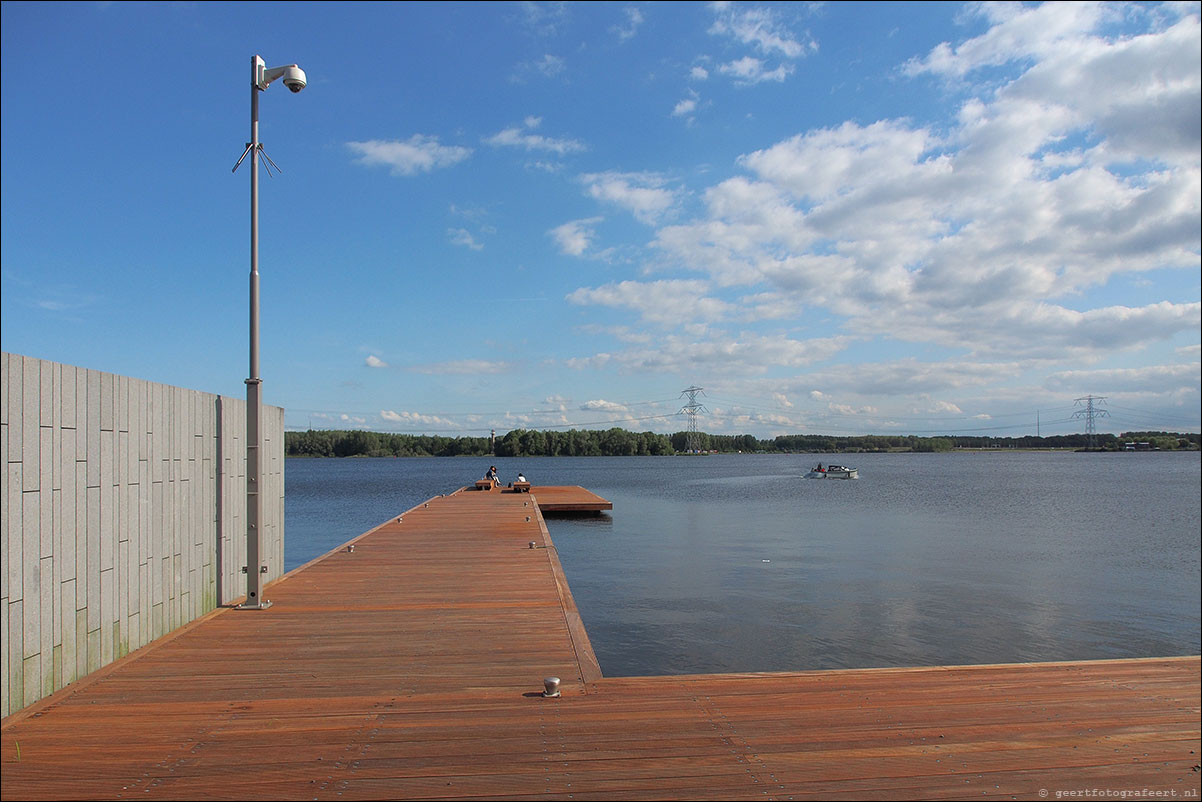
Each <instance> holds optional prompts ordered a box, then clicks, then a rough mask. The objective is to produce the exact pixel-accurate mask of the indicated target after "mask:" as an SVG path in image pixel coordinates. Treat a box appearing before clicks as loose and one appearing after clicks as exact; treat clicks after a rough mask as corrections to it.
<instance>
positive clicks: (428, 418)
mask: <svg viewBox="0 0 1202 802" xmlns="http://www.w3.org/2000/svg"><path fill="white" fill-rule="evenodd" d="M380 418H381V420H384V421H386V422H388V423H399V424H401V425H402V426H404V427H406V428H413V429H423V428H426V429H429V428H434V427H437V428H439V429H458V428H459V425H458V424H457V423H455V421H453V420H450V419H449V418H442V417H439V416H437V415H423V414H421V413H420V412H407V411H401V412H395V411H393V410H391V409H382V410H380Z"/></svg>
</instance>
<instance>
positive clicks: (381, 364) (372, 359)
mask: <svg viewBox="0 0 1202 802" xmlns="http://www.w3.org/2000/svg"><path fill="white" fill-rule="evenodd" d="M364 362H365V364H366V365H367V366H368V367H369V368H386V367H388V363H387V362H385V361H384V360H383V359H380V358H379V357H378V356H376V355H375V354H368V357H367V359H366V360H364Z"/></svg>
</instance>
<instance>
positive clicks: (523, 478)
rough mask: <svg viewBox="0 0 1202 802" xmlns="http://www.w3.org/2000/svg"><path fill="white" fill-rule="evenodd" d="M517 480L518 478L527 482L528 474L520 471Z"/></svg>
mask: <svg viewBox="0 0 1202 802" xmlns="http://www.w3.org/2000/svg"><path fill="white" fill-rule="evenodd" d="M517 480H518V481H519V482H525V481H526V475H525V474H523V473H522V472H521V471H518V479H517Z"/></svg>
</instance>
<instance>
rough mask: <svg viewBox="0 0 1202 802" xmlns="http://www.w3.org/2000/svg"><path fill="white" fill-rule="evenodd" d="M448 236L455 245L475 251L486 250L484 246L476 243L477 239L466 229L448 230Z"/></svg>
mask: <svg viewBox="0 0 1202 802" xmlns="http://www.w3.org/2000/svg"><path fill="white" fill-rule="evenodd" d="M447 235H448V236H449V237H450V238H451V242H452V243H453V244H455V245H462V246H464V247H466V248H471V249H472V250H473V251H481V250H484V246H483V245H481V244H480V243H479V242H476V238H475V237H473V236H472V233H471V232H470V231H468V230H467V229H466V228H448V229H447Z"/></svg>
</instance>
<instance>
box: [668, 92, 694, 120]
mask: <svg viewBox="0 0 1202 802" xmlns="http://www.w3.org/2000/svg"><path fill="white" fill-rule="evenodd" d="M697 100H698V95H697V93H696V92H690V93H689V96H688V97H686V98H681V99H680V100H678V101H677V102H676V105H675V106H674V107H673V108H672V116H673V117H688V116H689V115H691V114H692V113H693V112H694V111H696V110H697Z"/></svg>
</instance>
